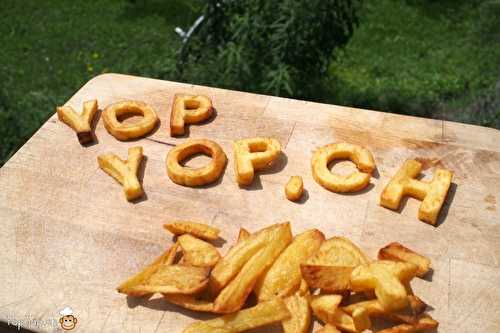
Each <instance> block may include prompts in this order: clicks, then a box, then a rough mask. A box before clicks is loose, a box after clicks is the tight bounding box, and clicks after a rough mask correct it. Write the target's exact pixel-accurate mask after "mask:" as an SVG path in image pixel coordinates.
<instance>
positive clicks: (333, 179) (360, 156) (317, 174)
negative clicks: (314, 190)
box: [311, 143, 375, 193]
mask: <svg viewBox="0 0 500 333" xmlns="http://www.w3.org/2000/svg"><path fill="white" fill-rule="evenodd" d="M346 158H347V159H350V160H351V161H353V162H354V164H356V167H357V168H358V169H359V170H360V171H361V172H360V171H356V172H353V173H351V174H350V175H348V176H340V175H337V174H334V173H332V172H330V170H329V169H328V163H330V162H331V161H333V160H336V159H346ZM311 167H312V174H313V178H314V180H315V181H316V182H317V183H318V184H320V185H321V186H323V187H324V188H326V189H327V190H330V191H333V192H339V193H343V192H356V191H359V190H362V189H363V188H365V187H366V186H367V185H368V184H369V183H370V178H371V173H372V172H373V170H375V161H374V159H373V155H372V153H371V152H370V151H369V150H368V149H366V148H363V147H361V146H358V145H353V144H350V143H336V144H329V145H326V146H323V147H321V148H319V149H318V150H316V152H315V153H314V155H313V158H312V160H311Z"/></svg>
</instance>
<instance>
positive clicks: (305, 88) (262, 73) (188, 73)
mask: <svg viewBox="0 0 500 333" xmlns="http://www.w3.org/2000/svg"><path fill="white" fill-rule="evenodd" d="M360 2H361V0H282V1H268V0H237V1H233V0H208V1H207V4H206V6H205V9H204V15H203V22H202V23H201V24H200V25H198V26H197V28H196V29H195V30H194V31H193V33H192V35H191V36H190V38H188V39H187V41H186V43H185V44H184V46H183V49H182V51H181V58H180V61H179V63H178V66H177V69H178V74H179V75H180V77H181V78H182V79H183V80H186V81H188V82H196V83H200V84H209V85H216V86H220V87H228V88H232V89H238V90H246V91H254V92H260V93H270V94H274V95H285V96H292V95H293V96H295V97H309V98H311V97H313V96H314V95H316V93H317V90H318V88H319V87H320V86H319V84H320V83H321V79H322V77H323V75H324V74H326V72H327V70H328V65H329V64H330V62H331V61H332V60H333V57H332V56H333V54H334V51H335V49H336V48H338V47H341V46H343V45H345V44H346V43H347V42H348V40H349V38H350V37H351V36H352V34H353V30H354V28H355V26H356V25H357V23H358V19H357V11H358V8H359V5H360Z"/></svg>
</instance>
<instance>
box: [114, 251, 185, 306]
mask: <svg viewBox="0 0 500 333" xmlns="http://www.w3.org/2000/svg"><path fill="white" fill-rule="evenodd" d="M178 246H179V245H178V243H175V244H174V245H172V246H171V247H170V248H168V249H167V251H165V253H163V254H162V255H161V256H159V257H158V258H156V260H155V261H153V263H151V264H149V265H148V266H146V268H144V269H143V270H142V271H141V272H139V273H137V274H136V275H134V276H132V277H131V278H129V279H127V281H125V282H123V283H122V284H120V285H119V286H118V288H116V290H117V291H118V292H119V293H122V294H127V295H130V296H137V297H139V296H143V295H145V294H148V293H147V292H140V291H138V290H136V289H135V287H136V286H138V285H143V284H144V283H145V282H146V281H147V280H148V279H149V278H150V277H151V275H153V274H154V273H156V271H157V270H158V267H160V266H161V265H172V264H173V263H174V260H175V255H176V254H177V249H178Z"/></svg>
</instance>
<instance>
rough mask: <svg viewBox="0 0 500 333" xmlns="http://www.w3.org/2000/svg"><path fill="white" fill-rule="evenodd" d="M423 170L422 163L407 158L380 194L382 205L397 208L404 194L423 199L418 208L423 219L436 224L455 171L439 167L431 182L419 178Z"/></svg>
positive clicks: (419, 215)
mask: <svg viewBox="0 0 500 333" xmlns="http://www.w3.org/2000/svg"><path fill="white" fill-rule="evenodd" d="M420 171H422V163H420V162H418V161H416V160H406V161H405V163H404V164H403V166H401V168H400V169H399V170H398V172H397V173H396V175H394V177H393V178H392V179H391V181H390V182H389V184H387V186H386V187H385V188H384V190H383V191H382V194H381V195H380V205H381V206H383V207H385V208H389V209H392V210H397V209H398V208H399V205H400V203H401V200H402V199H403V197H404V196H407V195H409V196H411V197H414V198H416V199H418V200H422V204H421V205H420V208H419V210H418V218H419V219H420V220H421V221H424V222H426V223H429V224H432V225H435V224H436V222H437V218H438V215H439V212H440V210H441V207H442V206H443V203H444V200H445V199H446V195H447V193H448V190H449V189H450V186H451V180H452V178H453V172H451V171H449V170H445V169H437V170H436V172H435V173H434V177H433V178H432V180H431V181H430V182H427V181H423V180H417V179H416V177H417V176H418V174H419V173H420Z"/></svg>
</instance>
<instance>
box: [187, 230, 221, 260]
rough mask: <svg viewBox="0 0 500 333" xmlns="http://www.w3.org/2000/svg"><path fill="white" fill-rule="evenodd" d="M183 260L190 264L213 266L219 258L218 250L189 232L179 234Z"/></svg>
mask: <svg viewBox="0 0 500 333" xmlns="http://www.w3.org/2000/svg"><path fill="white" fill-rule="evenodd" d="M178 242H179V245H180V246H181V249H182V252H183V257H182V259H183V262H184V263H185V264H187V265H191V266H200V267H213V266H215V264H216V263H217V262H218V261H219V259H220V254H219V251H217V249H216V248H215V247H214V246H213V245H212V244H209V243H207V242H205V241H202V240H200V239H198V238H195V237H193V236H191V235H189V234H184V235H182V236H179V239H178Z"/></svg>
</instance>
